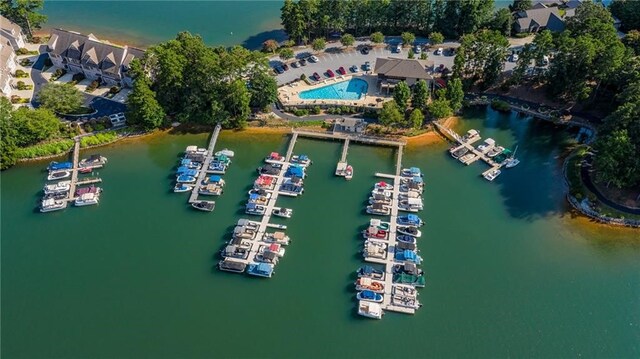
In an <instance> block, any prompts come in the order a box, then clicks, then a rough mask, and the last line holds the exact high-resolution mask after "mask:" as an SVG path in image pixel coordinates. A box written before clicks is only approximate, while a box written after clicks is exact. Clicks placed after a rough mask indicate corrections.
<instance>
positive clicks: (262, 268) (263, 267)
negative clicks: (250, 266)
mask: <svg viewBox="0 0 640 359" xmlns="http://www.w3.org/2000/svg"><path fill="white" fill-rule="evenodd" d="M256 270H257V271H258V272H262V273H271V271H272V269H271V266H270V265H269V264H267V263H259V264H258V267H256Z"/></svg>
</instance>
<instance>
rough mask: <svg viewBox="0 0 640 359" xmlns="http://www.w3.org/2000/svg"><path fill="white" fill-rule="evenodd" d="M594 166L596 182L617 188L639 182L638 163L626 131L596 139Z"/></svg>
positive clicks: (634, 147)
mask: <svg viewBox="0 0 640 359" xmlns="http://www.w3.org/2000/svg"><path fill="white" fill-rule="evenodd" d="M595 148H596V150H597V151H598V152H597V155H596V157H595V166H596V168H597V169H598V171H597V172H596V178H597V180H598V181H601V182H604V183H606V184H607V186H609V185H614V186H615V187H618V188H623V187H628V186H632V185H635V184H637V183H638V181H640V161H638V156H637V150H636V146H634V144H633V143H632V141H631V138H630V137H629V134H628V133H627V130H626V129H620V130H615V131H613V132H611V133H610V134H608V135H606V136H603V137H601V138H599V139H598V141H597V142H596V144H595Z"/></svg>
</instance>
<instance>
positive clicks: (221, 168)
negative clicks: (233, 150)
mask: <svg viewBox="0 0 640 359" xmlns="http://www.w3.org/2000/svg"><path fill="white" fill-rule="evenodd" d="M207 171H208V172H209V173H221V174H223V173H225V172H226V171H227V165H225V164H224V163H222V162H211V163H210V164H209V169H208V170H207Z"/></svg>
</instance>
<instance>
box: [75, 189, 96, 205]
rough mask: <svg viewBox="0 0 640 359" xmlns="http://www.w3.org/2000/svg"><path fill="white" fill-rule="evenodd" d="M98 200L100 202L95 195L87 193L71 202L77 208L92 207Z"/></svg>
mask: <svg viewBox="0 0 640 359" xmlns="http://www.w3.org/2000/svg"><path fill="white" fill-rule="evenodd" d="M99 200H100V197H99V196H98V194H97V193H94V192H87V193H83V194H82V195H80V197H77V198H76V199H75V201H74V202H73V204H74V205H75V206H78V207H80V206H92V205H95V204H98V202H99Z"/></svg>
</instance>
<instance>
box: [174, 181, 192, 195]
mask: <svg viewBox="0 0 640 359" xmlns="http://www.w3.org/2000/svg"><path fill="white" fill-rule="evenodd" d="M192 190H193V186H189V185H186V184H184V183H176V185H175V187H173V192H175V193H182V192H190V191H192Z"/></svg>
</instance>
